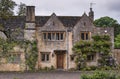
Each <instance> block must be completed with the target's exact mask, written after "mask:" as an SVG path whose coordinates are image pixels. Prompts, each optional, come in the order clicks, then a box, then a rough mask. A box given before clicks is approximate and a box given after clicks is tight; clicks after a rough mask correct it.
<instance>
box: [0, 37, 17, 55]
mask: <svg viewBox="0 0 120 79" xmlns="http://www.w3.org/2000/svg"><path fill="white" fill-rule="evenodd" d="M15 45H16V42H14V41H10V40H9V39H6V40H4V39H2V38H0V56H2V57H8V56H9V54H8V53H10V51H11V50H13V47H14V46H15Z"/></svg>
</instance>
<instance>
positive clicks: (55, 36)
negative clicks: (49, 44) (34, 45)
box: [43, 32, 64, 41]
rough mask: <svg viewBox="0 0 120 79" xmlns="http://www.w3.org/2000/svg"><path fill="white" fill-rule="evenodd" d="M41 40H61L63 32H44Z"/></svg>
mask: <svg viewBox="0 0 120 79" xmlns="http://www.w3.org/2000/svg"><path fill="white" fill-rule="evenodd" d="M43 39H44V40H48V41H55V40H63V39H64V32H44V33H43Z"/></svg>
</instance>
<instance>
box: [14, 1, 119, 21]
mask: <svg viewBox="0 0 120 79" xmlns="http://www.w3.org/2000/svg"><path fill="white" fill-rule="evenodd" d="M13 1H15V2H16V3H17V4H19V3H20V2H22V3H25V4H26V5H32V6H36V8H35V9H36V10H35V14H36V15H46V16H47V15H51V14H52V13H53V12H55V13H56V15H61V16H81V15H82V14H83V13H84V12H86V13H87V14H88V12H89V8H90V3H91V2H92V3H95V4H94V5H93V10H94V13H95V19H97V18H100V17H104V16H109V17H112V18H114V19H116V20H117V21H118V22H119V23H120V0H13Z"/></svg>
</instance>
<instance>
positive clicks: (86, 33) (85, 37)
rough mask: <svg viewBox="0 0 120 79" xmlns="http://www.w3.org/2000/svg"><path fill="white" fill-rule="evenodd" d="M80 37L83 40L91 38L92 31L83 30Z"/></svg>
mask: <svg viewBox="0 0 120 79" xmlns="http://www.w3.org/2000/svg"><path fill="white" fill-rule="evenodd" d="M80 38H81V39H82V40H90V32H81V33H80Z"/></svg>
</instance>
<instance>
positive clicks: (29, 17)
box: [26, 6, 35, 22]
mask: <svg viewBox="0 0 120 79" xmlns="http://www.w3.org/2000/svg"><path fill="white" fill-rule="evenodd" d="M26 10H27V11H26V21H27V22H35V6H27V9H26Z"/></svg>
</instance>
